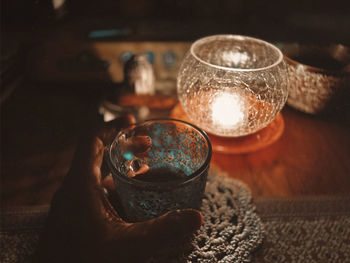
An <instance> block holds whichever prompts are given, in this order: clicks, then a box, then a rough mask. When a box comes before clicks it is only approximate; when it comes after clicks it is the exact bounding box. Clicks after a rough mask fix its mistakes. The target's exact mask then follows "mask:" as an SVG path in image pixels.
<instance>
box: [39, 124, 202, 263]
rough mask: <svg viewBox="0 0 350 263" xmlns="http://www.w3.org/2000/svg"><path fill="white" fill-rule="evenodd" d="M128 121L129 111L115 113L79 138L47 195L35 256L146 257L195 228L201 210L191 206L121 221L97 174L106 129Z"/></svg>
mask: <svg viewBox="0 0 350 263" xmlns="http://www.w3.org/2000/svg"><path fill="white" fill-rule="evenodd" d="M132 122H133V119H132V118H130V117H125V118H122V119H118V120H116V121H113V123H111V124H109V125H108V126H109V127H107V128H106V127H105V128H104V129H102V130H99V131H97V132H96V133H95V135H97V136H87V137H86V138H84V139H83V140H82V141H81V143H80V145H79V146H78V149H77V151H76V154H75V157H74V159H73V163H72V166H71V169H70V171H69V173H68V174H67V176H66V177H65V179H64V182H63V184H62V186H61V188H60V189H59V190H58V191H57V193H56V194H55V196H54V198H53V200H52V203H51V209H50V212H49V216H48V219H47V224H46V227H45V229H44V231H43V235H42V237H41V239H40V242H39V247H38V250H37V253H36V255H35V259H34V260H35V262H50V263H55V262H60V263H62V262H66V263H70V262H74V263H77V262H84V263H87V262H91V263H92V262H101V263H104V262H114V263H116V262H147V261H149V260H150V259H151V258H152V257H153V256H154V255H155V254H157V253H159V252H163V253H166V251H167V250H169V248H170V245H174V244H177V243H178V244H180V243H182V242H184V241H185V240H186V238H187V237H188V236H189V235H191V234H193V233H194V232H195V231H196V230H197V229H199V227H200V226H201V224H202V216H201V214H200V212H199V211H196V210H192V209H186V210H181V211H171V212H168V213H166V214H164V215H163V216H160V217H158V218H155V219H152V220H149V221H146V222H140V223H127V222H125V221H123V220H122V219H121V218H120V216H119V215H118V212H117V211H116V210H115V209H114V208H113V207H112V206H111V204H110V203H109V201H108V199H107V198H106V195H105V193H104V190H103V186H102V184H103V182H102V179H101V165H102V161H103V154H104V151H105V145H106V144H108V143H109V141H110V138H111V134H114V135H115V134H116V131H117V129H120V128H122V127H126V126H128V125H130V124H131V123H132ZM111 126H114V127H115V128H114V129H112V128H111ZM116 128H117V129H116Z"/></svg>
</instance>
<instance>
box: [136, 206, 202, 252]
mask: <svg viewBox="0 0 350 263" xmlns="http://www.w3.org/2000/svg"><path fill="white" fill-rule="evenodd" d="M202 224H203V217H202V214H201V213H200V212H199V211H198V210H194V209H185V210H176V211H170V212H168V213H166V214H164V215H162V216H160V217H158V218H155V219H152V220H149V221H146V222H141V223H135V224H133V226H132V227H134V228H136V229H135V231H134V233H138V234H140V233H142V235H139V238H140V239H141V240H140V241H141V244H142V247H141V249H142V250H144V253H145V254H147V253H152V252H154V251H164V250H165V251H166V250H167V249H170V247H171V245H174V244H179V243H181V242H184V241H185V240H186V239H187V238H188V237H189V236H190V235H192V234H193V233H194V232H195V231H196V230H198V229H199V228H200V227H201V225H202Z"/></svg>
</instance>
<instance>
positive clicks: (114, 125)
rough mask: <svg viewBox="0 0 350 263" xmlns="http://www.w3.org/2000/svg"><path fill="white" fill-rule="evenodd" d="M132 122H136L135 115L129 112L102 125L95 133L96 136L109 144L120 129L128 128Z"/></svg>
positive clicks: (105, 143)
mask: <svg viewBox="0 0 350 263" xmlns="http://www.w3.org/2000/svg"><path fill="white" fill-rule="evenodd" d="M132 124H135V117H134V116H132V115H130V114H128V115H125V116H122V117H120V118H118V119H115V120H113V121H110V122H106V123H105V124H104V125H103V126H102V127H99V128H98V129H97V131H96V132H95V133H96V136H97V137H98V138H100V139H101V140H102V142H103V144H104V145H108V144H110V143H111V141H112V140H113V138H114V136H115V135H116V134H117V132H118V131H119V130H121V129H124V128H127V127H129V126H131V125H132Z"/></svg>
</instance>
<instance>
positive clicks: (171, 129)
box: [107, 119, 212, 222]
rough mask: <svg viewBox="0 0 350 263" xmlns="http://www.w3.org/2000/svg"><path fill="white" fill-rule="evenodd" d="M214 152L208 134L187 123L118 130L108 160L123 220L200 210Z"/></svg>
mask: <svg viewBox="0 0 350 263" xmlns="http://www.w3.org/2000/svg"><path fill="white" fill-rule="evenodd" d="M211 154H212V150H211V144H210V141H209V139H208V137H207V135H206V133H205V132H203V131H202V130H200V129H199V128H197V127H196V126H194V125H192V124H190V123H187V122H184V121H180V120H174V119H157V120H149V121H145V122H143V123H140V124H137V125H134V126H132V127H130V128H127V129H124V130H122V131H120V132H119V133H118V135H117V136H116V138H115V139H114V140H113V142H112V143H111V145H110V146H109V148H108V152H107V161H108V164H109V167H110V169H111V171H112V176H113V179H114V183H115V186H116V195H117V200H118V203H119V206H120V208H121V209H122V211H121V212H122V214H123V216H124V217H125V219H126V220H127V221H130V222H137V221H144V220H147V219H151V218H154V217H157V216H160V215H162V214H164V213H165V212H167V211H170V210H176V209H184V208H194V209H199V208H200V205H201V202H202V197H203V194H204V190H205V185H206V179H207V174H208V169H209V164H210V159H211Z"/></svg>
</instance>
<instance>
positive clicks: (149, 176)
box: [133, 167, 186, 183]
mask: <svg viewBox="0 0 350 263" xmlns="http://www.w3.org/2000/svg"><path fill="white" fill-rule="evenodd" d="M183 178H186V174H185V173H184V172H183V171H182V170H180V169H174V168H168V167H161V168H151V169H150V170H149V171H148V172H146V173H144V174H138V175H136V176H135V177H133V179H136V180H139V181H143V182H153V183H157V182H170V181H176V180H179V179H183Z"/></svg>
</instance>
